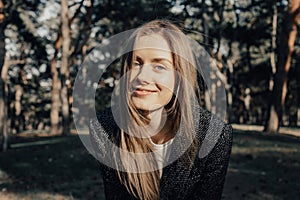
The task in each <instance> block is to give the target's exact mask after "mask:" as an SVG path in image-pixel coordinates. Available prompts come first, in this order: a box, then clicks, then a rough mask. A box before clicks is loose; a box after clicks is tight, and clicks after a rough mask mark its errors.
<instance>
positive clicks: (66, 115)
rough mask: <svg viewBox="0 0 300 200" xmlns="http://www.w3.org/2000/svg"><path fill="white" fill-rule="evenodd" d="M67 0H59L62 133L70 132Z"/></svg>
mask: <svg viewBox="0 0 300 200" xmlns="http://www.w3.org/2000/svg"><path fill="white" fill-rule="evenodd" d="M68 10H69V9H68V1H67V0H61V20H62V25H61V32H62V60H61V67H60V72H61V86H62V87H61V92H60V95H61V103H62V123H63V134H69V132H70V112H69V110H70V109H69V94H68V85H69V82H70V80H69V73H70V72H69V53H70V51H69V50H70V43H71V39H70V25H69V16H68Z"/></svg>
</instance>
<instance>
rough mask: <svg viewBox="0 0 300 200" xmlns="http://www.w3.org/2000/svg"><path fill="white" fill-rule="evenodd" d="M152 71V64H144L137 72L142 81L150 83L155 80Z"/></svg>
mask: <svg viewBox="0 0 300 200" xmlns="http://www.w3.org/2000/svg"><path fill="white" fill-rule="evenodd" d="M152 73H153V72H152V68H151V66H150V65H143V66H142V67H141V68H140V70H139V72H138V74H137V79H138V80H139V81H140V82H141V83H150V82H152V81H153V75H152Z"/></svg>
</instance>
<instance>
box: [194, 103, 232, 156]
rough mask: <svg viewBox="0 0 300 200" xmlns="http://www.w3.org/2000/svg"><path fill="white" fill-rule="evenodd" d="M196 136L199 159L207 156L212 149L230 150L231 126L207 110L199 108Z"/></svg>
mask: <svg viewBox="0 0 300 200" xmlns="http://www.w3.org/2000/svg"><path fill="white" fill-rule="evenodd" d="M199 113H200V114H199V124H198V128H199V129H198V130H197V131H196V132H197V136H198V138H199V141H200V144H201V148H200V151H199V157H202V158H203V157H205V156H207V155H208V154H209V153H210V152H211V151H212V150H213V149H215V148H218V147H221V146H222V148H225V149H231V146H232V126H231V125H230V124H229V123H226V122H225V121H223V120H222V119H220V118H219V117H218V116H217V115H215V114H213V113H211V112H210V111H208V110H205V109H203V108H200V112H199Z"/></svg>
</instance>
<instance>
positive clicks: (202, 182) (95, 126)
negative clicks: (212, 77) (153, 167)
mask: <svg viewBox="0 0 300 200" xmlns="http://www.w3.org/2000/svg"><path fill="white" fill-rule="evenodd" d="M194 112H195V113H198V115H195V117H194V118H195V119H194V120H195V121H194V122H195V130H196V133H197V139H198V140H199V144H200V145H199V149H198V153H197V156H196V158H195V160H194V165H193V166H192V167H191V168H190V167H189V166H187V165H186V163H183V160H182V158H183V157H184V156H186V155H185V154H183V155H182V156H181V157H180V158H179V159H177V160H176V161H175V162H173V163H171V164H170V165H168V166H166V167H164V168H163V174H162V177H161V182H160V199H170V200H176V199H178V200H179V199H180V200H183V199H186V200H190V199H209V200H214V199H221V196H222V190H223V186H224V182H225V176H226V171H227V167H228V162H229V157H230V153H231V147H232V128H231V126H230V125H228V124H225V123H224V122H222V121H221V120H219V119H218V118H217V117H215V116H214V115H212V114H211V113H210V112H208V111H205V110H203V109H201V108H195V109H194ZM97 118H98V119H92V120H91V121H90V135H91V142H92V144H93V147H94V150H95V152H96V154H97V155H100V156H102V159H103V158H105V159H110V158H111V155H110V152H109V151H107V149H105V145H106V144H105V143H104V142H103V140H102V139H101V138H103V137H108V138H109V137H111V135H113V134H114V133H115V132H117V130H118V127H117V125H116V123H115V122H114V120H113V116H112V113H111V110H110V109H108V110H105V111H104V112H102V113H101V114H100V115H98V116H97ZM183 132H184V129H182V130H179V131H178V132H177V135H178V136H179V137H177V136H176V137H175V139H174V141H173V144H174V146H173V147H172V149H171V156H172V154H173V152H176V151H180V150H178V146H180V145H178V144H179V143H177V145H176V142H178V141H179V140H177V139H176V138H180V136H181V135H183V134H182V133H183ZM186 152H188V151H186ZM171 156H170V157H171ZM101 171H102V175H103V181H104V190H105V196H106V199H126V200H127V199H128V200H130V199H135V198H134V197H133V196H132V195H131V194H130V193H128V192H127V190H126V188H125V186H124V185H122V184H121V183H120V181H119V179H118V177H117V174H116V171H115V170H114V169H112V168H110V167H107V166H106V165H104V164H101Z"/></svg>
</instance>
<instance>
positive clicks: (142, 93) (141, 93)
mask: <svg viewBox="0 0 300 200" xmlns="http://www.w3.org/2000/svg"><path fill="white" fill-rule="evenodd" d="M156 92H157V91H156V90H149V89H143V88H136V89H135V90H134V91H133V94H134V95H136V96H146V95H150V94H153V93H156Z"/></svg>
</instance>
